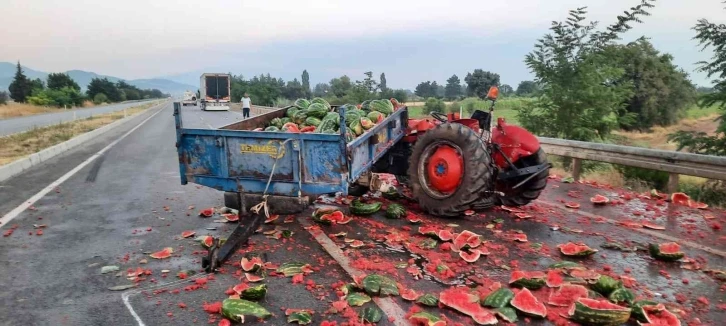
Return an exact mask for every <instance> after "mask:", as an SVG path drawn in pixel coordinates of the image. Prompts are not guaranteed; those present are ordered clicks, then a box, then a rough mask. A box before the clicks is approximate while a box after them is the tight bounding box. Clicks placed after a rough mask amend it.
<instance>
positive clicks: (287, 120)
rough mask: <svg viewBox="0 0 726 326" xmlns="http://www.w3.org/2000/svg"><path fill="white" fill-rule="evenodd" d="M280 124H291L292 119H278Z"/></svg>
mask: <svg viewBox="0 0 726 326" xmlns="http://www.w3.org/2000/svg"><path fill="white" fill-rule="evenodd" d="M280 122H282V125H284V124H286V123H288V122H292V119H290V118H288V117H284V118H282V119H280ZM282 125H280V127H282Z"/></svg>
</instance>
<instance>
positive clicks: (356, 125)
mask: <svg viewBox="0 0 726 326" xmlns="http://www.w3.org/2000/svg"><path fill="white" fill-rule="evenodd" d="M360 120H361V119H358V120H355V121H353V123H351V124H350V130H351V131H352V132H353V133H354V134H355V135H356V136H360V135H361V134H363V126H362V125H361V124H360Z"/></svg>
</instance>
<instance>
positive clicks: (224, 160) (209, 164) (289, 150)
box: [174, 103, 408, 270]
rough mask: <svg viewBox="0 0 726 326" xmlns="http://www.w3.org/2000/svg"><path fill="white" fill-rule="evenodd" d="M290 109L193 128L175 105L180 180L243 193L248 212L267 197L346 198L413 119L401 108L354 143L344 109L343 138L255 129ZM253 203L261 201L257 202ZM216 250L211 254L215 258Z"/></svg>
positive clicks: (242, 203)
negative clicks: (186, 124)
mask: <svg viewBox="0 0 726 326" xmlns="http://www.w3.org/2000/svg"><path fill="white" fill-rule="evenodd" d="M286 109H287V108H282V109H279V110H274V111H271V112H268V113H265V114H262V115H259V116H256V117H253V118H251V119H247V120H244V121H240V122H236V123H232V124H229V125H226V126H223V127H221V128H219V129H187V128H184V124H183V119H182V109H181V105H180V104H179V103H174V116H175V120H176V138H177V139H176V147H177V150H178V154H179V171H180V175H181V183H182V184H183V185H186V184H188V183H190V182H191V183H196V184H200V185H203V186H207V187H211V188H214V189H217V190H220V191H224V192H228V193H233V194H239V196H238V197H237V198H238V203H239V206H240V212H241V214H243V213H244V212H245V208H249V206H252V205H255V204H258V202H259V201H260V200H261V199H262V198H263V197H262V196H265V197H264V198H268V197H269V196H275V197H278V198H280V197H281V198H294V199H298V200H299V201H300V202H302V201H308V202H309V201H312V200H314V199H315V198H317V197H318V196H320V195H323V194H334V193H338V192H342V193H343V194H347V193H348V189H349V186H350V185H351V184H353V183H354V182H356V180H358V179H359V178H360V177H361V176H363V175H364V174H366V173H367V172H369V171H370V170H371V168H372V166H373V163H375V162H376V161H377V160H378V159H380V158H381V157H382V156H383V155H384V154H385V153H386V152H387V151H388V150H389V149H390V148H391V147H392V146H394V145H395V144H396V143H397V142H398V141H399V140H400V139H401V138H402V137H403V136H404V135H405V133H406V127H407V120H408V111H407V109H406V108H405V107H404V108H400V109H398V110H396V111H395V112H394V113H393V114H391V115H389V116H388V117H387V118H386V119H385V120H383V121H382V122H380V123H378V124H376V125H375V126H374V127H373V128H371V129H369V130H367V131H365V133H364V134H362V135H360V136H359V137H357V138H356V139H355V140H353V141H351V142H350V143H348V142H346V137H345V133H346V123H345V110H344V108H343V107H340V108H338V113H339V114H340V133H339V134H322V133H288V132H268V131H252V130H253V129H255V128H257V127H262V126H264V125H265V124H266V122H268V121H270V120H272V119H274V118H281V117H284V116H285V113H286V111H287V110H286ZM245 198H247V199H245ZM249 198H255V199H256V200H254V201H252V202H250V200H249ZM260 215H261V214H257V217H258V218H257V219H259V216H260ZM251 224H255V223H251ZM248 226H250V225H248ZM256 228H257V227H256V226H255V227H254V228H250V227H248V228H247V229H252V230H255V229H256ZM238 229H239V228H238ZM244 231H247V232H248V233H249V234H251V231H250V230H239V232H238V230H235V232H234V233H233V235H232V236H231V237H230V239H229V240H228V241H227V242H228V243H229V242H235V241H234V240H237V239H238V238H239V237H241V238H242V240H241V241H243V240H244V239H246V238H247V237H249V234H246V237H245V236H244V235H245V234H244V233H245V232H244ZM236 237H237V238H236ZM225 249H230V248H222V252H221V253H219V257H222V260H224V259H226V255H227V254H229V253H230V252H228V251H227V250H225ZM214 252H215V250H210V255H211V253H214ZM217 261H218V257H216V256H214V257H212V256H210V257H208V259H207V264H206V266H205V268H207V269H208V270H209V269H212V270H213V269H214V267H215V266H214V265H216V264H217ZM210 264H211V266H210Z"/></svg>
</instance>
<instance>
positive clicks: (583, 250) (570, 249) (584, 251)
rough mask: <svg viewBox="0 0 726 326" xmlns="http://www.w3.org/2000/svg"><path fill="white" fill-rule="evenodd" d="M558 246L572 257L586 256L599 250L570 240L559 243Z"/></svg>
mask: <svg viewBox="0 0 726 326" xmlns="http://www.w3.org/2000/svg"><path fill="white" fill-rule="evenodd" d="M557 248H558V249H560V252H561V253H562V254H563V255H565V256H572V257H585V256H590V255H592V254H594V253H596V252H597V249H592V248H590V247H588V246H587V245H586V244H584V243H572V242H568V243H564V244H560V245H557Z"/></svg>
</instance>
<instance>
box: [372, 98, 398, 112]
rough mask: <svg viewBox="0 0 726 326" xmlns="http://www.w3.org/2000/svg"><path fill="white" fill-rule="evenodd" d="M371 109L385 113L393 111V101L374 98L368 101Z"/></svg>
mask: <svg viewBox="0 0 726 326" xmlns="http://www.w3.org/2000/svg"><path fill="white" fill-rule="evenodd" d="M370 109H371V111H378V112H381V113H383V114H385V115H389V114H391V113H393V103H391V101H390V100H375V101H371V103H370Z"/></svg>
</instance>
